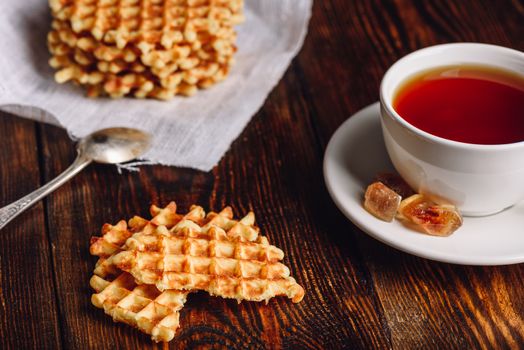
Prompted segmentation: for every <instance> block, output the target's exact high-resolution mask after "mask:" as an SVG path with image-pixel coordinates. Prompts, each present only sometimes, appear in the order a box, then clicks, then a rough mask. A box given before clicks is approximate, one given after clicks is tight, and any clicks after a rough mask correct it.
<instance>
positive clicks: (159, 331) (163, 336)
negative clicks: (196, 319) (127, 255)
mask: <svg viewBox="0 0 524 350" xmlns="http://www.w3.org/2000/svg"><path fill="white" fill-rule="evenodd" d="M90 285H91V287H92V288H93V289H94V290H95V291H96V293H95V294H93V296H92V297H91V302H92V303H93V305H95V306H96V307H98V308H100V309H104V312H105V313H106V314H107V315H109V316H111V317H112V318H113V320H114V321H115V322H123V323H126V324H128V325H130V326H132V327H135V328H138V329H140V330H141V331H142V332H144V333H146V334H149V335H151V339H153V340H154V341H156V342H159V341H163V342H168V341H170V340H171V339H173V337H174V336H175V332H176V330H177V329H178V327H179V326H180V322H179V318H180V313H179V311H180V310H181V309H182V307H183V306H184V303H185V302H186V299H187V294H188V293H189V292H188V291H180V290H167V291H163V292H161V291H159V290H158V289H157V288H155V286H152V285H146V284H142V285H137V284H136V283H135V280H134V278H133V276H131V275H130V274H128V273H125V272H124V273H121V274H119V275H118V276H117V277H116V278H115V279H113V280H110V279H103V278H101V277H99V276H96V275H95V276H93V277H92V278H91V280H90Z"/></svg>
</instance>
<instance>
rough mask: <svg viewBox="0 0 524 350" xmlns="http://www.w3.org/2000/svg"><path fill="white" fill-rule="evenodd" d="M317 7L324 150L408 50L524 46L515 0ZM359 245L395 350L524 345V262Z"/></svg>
mask: <svg viewBox="0 0 524 350" xmlns="http://www.w3.org/2000/svg"><path fill="white" fill-rule="evenodd" d="M315 13H316V16H315V17H314V18H313V21H312V24H311V26H312V27H313V28H315V27H318V28H319V30H313V31H311V32H310V37H309V40H308V41H306V45H305V47H304V49H303V51H302V54H301V55H300V56H299V58H298V62H299V67H298V69H299V70H300V71H301V72H302V74H301V79H302V81H303V84H302V85H303V86H305V87H307V89H308V93H309V94H310V96H311V98H309V99H307V102H308V109H309V110H312V111H314V112H313V113H312V115H313V117H314V121H313V122H312V124H313V125H315V126H316V129H317V134H318V136H317V138H318V139H319V140H320V141H321V143H322V145H323V147H325V146H326V143H327V141H328V139H329V137H330V135H331V134H332V133H333V132H334V130H335V129H336V127H337V126H338V125H339V124H340V123H342V122H343V121H344V120H345V119H346V118H347V117H348V116H349V115H350V114H351V113H354V112H356V111H357V110H359V109H360V108H361V107H363V106H365V105H367V104H369V103H371V102H373V101H374V100H377V99H378V86H379V83H380V79H381V76H382V74H383V72H384V71H385V70H386V69H387V68H388V66H389V65H390V64H391V63H393V62H394V61H395V60H397V59H398V58H399V57H400V56H402V55H404V54H406V53H408V52H411V51H413V50H416V49H418V48H420V47H424V46H429V45H432V44H438V43H442V42H447V41H462V40H464V41H480V42H487V43H494V44H499V45H504V46H509V47H515V48H517V49H520V50H523V49H524V42H523V41H522V33H523V32H524V21H523V11H522V5H521V4H520V3H519V2H515V1H514V2H511V1H504V2H497V3H496V4H495V3H494V2H489V1H484V2H479V1H475V2H473V1H472V2H470V1H467V2H464V1H456V2H449V1H448V2H430V1H426V2H421V1H415V0H413V1H404V0H398V1H395V2H387V3H385V2H381V1H354V2H343V1H332V2H322V4H318V2H317V10H316V12H315ZM327 23H330V25H327ZM318 33H321V35H317V34H318ZM326 38H330V40H326ZM319 52H321V53H322V55H318V54H317V53H319ZM326 77H330V78H327V79H326ZM336 90H338V91H337V92H336V93H335V92H334V91H336ZM357 242H358V247H359V248H360V251H361V254H362V255H364V256H365V261H366V263H365V264H366V266H367V267H369V269H370V275H371V279H370V280H371V281H373V284H374V288H375V291H376V293H377V295H378V297H379V298H380V301H381V306H382V307H383V310H384V313H385V317H386V319H387V325H388V328H389V330H390V333H391V341H392V346H393V347H394V348H399V349H406V348H421V347H429V348H497V347H513V348H518V347H520V346H522V344H524V338H523V334H522V329H524V322H523V320H522V317H520V316H519V312H521V311H522V309H523V308H524V298H523V297H522V296H521V294H522V292H521V288H520V286H521V280H522V276H523V274H522V271H523V270H522V267H521V266H522V265H518V266H508V267H496V268H489V267H488V268H480V267H478V268H477V267H461V266H454V265H448V264H440V263H434V262H430V261H427V260H424V259H419V258H415V257H412V256H409V255H407V254H403V253H400V252H397V251H395V250H393V249H392V248H389V247H386V246H384V245H382V244H380V243H378V242H376V241H374V240H372V239H370V238H368V237H366V236H365V235H364V234H360V235H357Z"/></svg>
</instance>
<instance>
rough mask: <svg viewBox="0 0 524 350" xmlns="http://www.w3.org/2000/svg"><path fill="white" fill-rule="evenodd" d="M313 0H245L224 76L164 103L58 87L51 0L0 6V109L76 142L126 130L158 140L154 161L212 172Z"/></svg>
mask: <svg viewBox="0 0 524 350" xmlns="http://www.w3.org/2000/svg"><path fill="white" fill-rule="evenodd" d="M311 6H312V0H246V7H245V14H246V22H245V23H244V24H242V25H240V26H238V28H237V30H238V41H237V46H238V48H239V50H238V52H237V55H236V64H235V65H234V67H233V69H232V71H231V73H230V75H229V76H228V77H227V79H226V80H225V81H223V82H221V83H219V84H217V85H215V86H213V87H211V88H209V89H208V90H202V91H199V92H198V93H197V94H196V95H195V96H193V97H190V98H187V97H176V98H175V99H173V100H171V101H168V102H163V101H155V100H137V99H132V98H124V99H118V100H112V99H108V98H99V99H90V98H87V97H85V91H84V90H83V89H82V88H81V87H77V86H74V85H73V84H65V85H60V84H57V83H55V81H54V79H53V74H54V71H53V69H51V68H50V67H49V65H48V63H47V61H48V59H49V58H50V55H49V52H48V50H47V46H46V45H47V44H46V40H47V39H46V36H47V32H48V31H49V28H50V23H51V17H50V11H49V8H48V4H47V1H43V0H23V1H20V0H2V1H1V2H0V33H2V35H1V36H0V109H1V110H5V111H8V112H11V113H14V114H16V115H19V116H22V117H25V118H29V119H33V120H36V121H41V122H45V123H50V124H54V125H58V126H61V127H63V128H65V129H66V130H67V131H68V132H69V134H70V135H71V136H72V137H77V138H80V137H83V136H85V135H87V134H89V133H91V132H93V131H95V130H98V129H102V128H107V127H114V126H124V127H125V126H127V127H134V128H139V129H143V130H146V131H148V132H150V133H151V134H153V135H154V141H153V147H152V148H151V150H150V151H149V152H148V153H147V154H145V155H144V156H143V160H145V161H147V163H150V164H164V165H172V166H180V167H189V168H195V169H199V170H203V171H209V170H211V169H212V168H213V166H215V165H216V164H217V163H218V161H219V160H220V159H221V158H222V156H223V155H224V153H225V152H226V151H227V150H228V148H229V146H230V145H231V143H232V142H233V141H234V140H235V138H237V137H238V135H239V134H240V133H241V131H242V130H243V129H244V127H245V126H246V124H247V123H248V122H249V120H250V119H251V117H252V116H253V115H254V114H255V113H256V112H257V110H258V109H259V108H260V107H261V106H262V104H263V103H264V100H265V99H266V97H267V95H268V94H269V92H270V91H271V90H272V89H273V87H274V86H275V85H276V84H277V83H278V81H279V80H280V79H281V77H282V75H283V74H284V72H285V71H286V69H287V67H288V66H289V64H290V62H291V60H292V59H293V57H294V56H295V55H296V54H297V52H298V51H299V50H300V47H301V46H302V43H303V41H304V38H305V35H306V32H307V25H308V21H309V18H310V16H311Z"/></svg>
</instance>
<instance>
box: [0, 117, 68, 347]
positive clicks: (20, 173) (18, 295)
mask: <svg viewBox="0 0 524 350" xmlns="http://www.w3.org/2000/svg"><path fill="white" fill-rule="evenodd" d="M0 164H1V166H0V183H1V188H0V207H3V206H4V205H7V204H9V203H11V202H13V201H15V200H17V199H18V198H20V197H22V196H24V195H26V194H27V193H29V192H31V191H33V190H34V189H35V188H37V187H38V186H40V172H39V169H38V168H39V162H38V148H37V138H36V132H35V123H34V122H30V121H26V120H21V119H18V118H17V117H15V116H12V115H8V114H5V113H4V114H2V115H1V116H0ZM0 235H1V243H0V348H3V349H6V348H13V349H23V348H35V349H36V348H40V349H57V348H60V345H61V344H60V331H59V323H58V318H57V303H56V295H55V288H54V285H53V278H52V275H53V270H52V269H50V261H51V254H50V251H49V243H48V238H47V234H46V223H45V215H44V206H43V204H42V203H39V204H38V205H36V206H35V207H33V208H31V209H28V211H27V212H25V213H22V214H21V215H20V216H19V217H17V218H16V219H14V220H13V221H12V222H11V223H10V224H9V225H8V226H6V227H5V228H4V229H3V230H2V231H1V232H0Z"/></svg>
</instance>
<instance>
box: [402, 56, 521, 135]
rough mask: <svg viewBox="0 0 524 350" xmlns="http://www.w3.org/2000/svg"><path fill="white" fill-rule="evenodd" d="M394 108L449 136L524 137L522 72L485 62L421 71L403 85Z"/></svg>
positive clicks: (423, 127)
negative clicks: (513, 71) (491, 65)
mask: <svg viewBox="0 0 524 350" xmlns="http://www.w3.org/2000/svg"><path fill="white" fill-rule="evenodd" d="M393 108H394V109H395V110H396V112H397V113H398V114H399V115H400V116H401V117H402V118H403V119H404V120H406V121H407V122H408V123H410V124H411V125H413V126H415V127H417V128H418V129H421V130H423V131H425V132H428V133H430V134H432V135H435V136H439V137H442V138H445V139H448V140H453V141H459V142H465V143H472V144H484V145H496V144H508V143H515V142H520V141H524V77H523V76H519V75H517V74H515V73H511V72H509V71H505V70H502V69H500V68H494V67H489V66H483V65H455V66H443V67H438V68H433V69H430V70H426V71H421V72H420V73H417V74H415V75H413V76H411V77H408V78H407V79H406V81H405V82H404V83H403V84H401V85H400V86H399V88H398V89H397V91H396V94H395V96H394V99H393Z"/></svg>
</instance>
